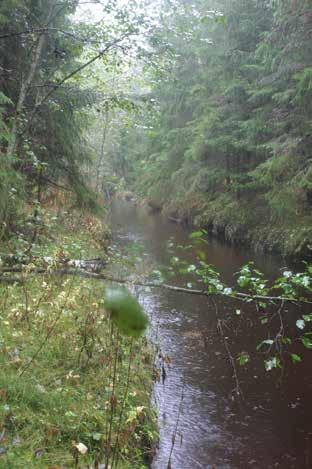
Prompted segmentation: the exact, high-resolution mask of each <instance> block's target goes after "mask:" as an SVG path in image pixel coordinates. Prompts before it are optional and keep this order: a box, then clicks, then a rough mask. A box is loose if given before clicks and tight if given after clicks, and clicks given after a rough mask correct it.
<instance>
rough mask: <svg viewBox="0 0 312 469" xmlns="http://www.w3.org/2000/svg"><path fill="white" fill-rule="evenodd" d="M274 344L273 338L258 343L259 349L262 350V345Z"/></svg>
mask: <svg viewBox="0 0 312 469" xmlns="http://www.w3.org/2000/svg"><path fill="white" fill-rule="evenodd" d="M273 344H274V340H272V339H266V340H263V341H262V342H260V344H258V345H257V350H260V349H261V347H262V345H273Z"/></svg>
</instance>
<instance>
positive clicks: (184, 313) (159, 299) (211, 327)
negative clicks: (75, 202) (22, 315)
mask: <svg viewBox="0 0 312 469" xmlns="http://www.w3.org/2000/svg"><path fill="white" fill-rule="evenodd" d="M111 217H112V229H113V232H114V236H115V239H114V242H115V244H116V245H118V246H119V247H120V249H122V250H123V249H130V250H131V249H135V247H136V246H138V245H142V246H143V254H142V265H143V266H147V267H152V268H153V269H161V266H164V265H167V266H168V264H169V260H170V256H171V255H172V254H171V255H170V254H168V251H167V249H166V247H167V245H168V240H169V241H172V244H174V245H175V246H176V245H186V244H188V243H189V234H190V232H189V231H187V230H185V229H184V228H182V227H181V226H178V225H175V224H172V223H171V222H168V221H167V220H166V219H164V218H163V217H162V216H161V215H158V214H157V215H150V214H148V212H147V211H146V210H145V209H142V208H136V207H135V205H134V204H132V203H130V202H120V201H115V202H114V203H113V207H112V216H111ZM205 249H206V254H207V259H208V262H209V263H211V264H214V265H216V267H217V268H218V269H219V271H220V272H221V273H222V278H223V279H224V280H225V281H227V282H228V283H229V284H230V283H231V282H233V274H234V273H235V272H236V271H237V270H238V268H239V267H240V266H241V265H242V264H244V263H245V262H246V261H248V260H254V261H255V263H256V265H257V267H258V268H260V269H261V270H262V271H263V272H264V273H265V274H266V275H268V276H272V275H273V276H274V275H276V274H277V273H278V271H279V269H280V268H281V267H284V265H283V263H281V262H279V261H278V260H276V259H274V258H273V257H270V256H255V254H252V253H250V252H247V251H246V250H244V249H242V248H234V247H229V246H227V245H225V244H223V243H221V242H218V241H216V240H210V241H209V244H208V245H207V247H206V248H205ZM174 255H179V256H180V257H181V250H177V254H174ZM184 256H185V258H186V259H187V260H188V261H190V262H195V253H190V252H187V253H185V254H184ZM170 282H171V283H172V284H176V285H181V286H185V284H186V280H185V278H183V279H182V277H180V276H179V275H178V276H175V277H173V278H172V279H170ZM194 286H195V284H194ZM138 295H139V300H140V302H141V303H142V304H143V305H144V308H145V310H146V312H147V313H148V314H149V316H150V319H151V336H152V338H153V340H154V341H155V342H157V343H158V344H159V346H160V349H161V353H162V355H163V356H165V357H169V359H167V360H166V364H165V371H166V376H163V378H165V379H164V380H162V379H161V380H160V382H157V383H156V384H155V389H154V400H155V403H156V406H157V410H158V415H159V428H160V442H159V448H158V450H157V453H156V456H155V458H154V461H153V464H152V468H153V469H166V468H167V466H168V460H169V456H170V452H171V451H172V457H171V467H172V469H191V468H211V469H212V468H218V469H219V468H220V469H221V468H222V469H225V468H249V467H251V468H285V469H286V468H287V469H288V468H295V469H299V468H300V469H301V468H304V469H305V468H310V467H312V455H311V441H312V409H311V407H312V405H311V401H312V399H311V396H312V393H311V390H312V386H311V380H310V381H309V380H308V376H309V374H310V375H311V372H310V370H309V363H308V357H307V359H306V360H305V361H304V363H303V364H300V365H298V366H297V367H296V368H294V367H293V366H292V367H291V371H288V369H287V366H286V370H285V372H284V376H283V380H282V384H281V385H278V383H277V381H278V374H275V375H274V374H270V373H265V372H264V366H263V357H259V358H256V359H254V360H252V361H251V363H250V364H248V365H247V366H246V369H245V368H244V369H243V368H240V369H239V381H240V385H241V388H242V390H243V393H244V400H243V401H242V403H241V404H240V405H238V404H237V401H236V400H233V398H232V395H233V394H232V391H233V388H234V387H235V382H234V380H233V370H232V368H231V366H230V363H229V359H228V356H227V354H226V353H225V347H224V342H223V341H222V340H221V338H220V334H219V332H218V330H217V327H216V313H215V309H214V307H212V305H211V304H209V303H208V302H207V300H206V299H205V298H202V297H197V296H192V295H188V294H183V293H177V292H172V291H167V290H164V289H161V288H159V289H153V291H151V292H147V291H145V289H144V288H140V289H139V290H138ZM217 307H218V314H219V315H220V316H222V317H226V318H228V322H227V324H228V329H227V330H226V337H227V338H226V340H227V341H228V345H229V349H230V351H231V354H232V355H233V357H236V356H237V354H238V353H239V352H241V351H246V352H249V353H250V354H254V355H255V348H256V344H257V343H258V342H259V340H260V339H261V338H263V333H264V329H262V327H263V326H261V325H259V320H258V318H257V317H254V316H255V314H256V313H255V312H252V311H251V310H250V311H248V308H247V306H244V305H239V306H237V305H234V304H233V302H231V301H228V302H225V301H222V302H221V301H219V302H218V303H217ZM238 307H240V308H241V314H240V316H239V317H237V315H236V314H235V311H236V308H238ZM286 314H289V315H291V311H290V312H289V313H287V312H286ZM286 319H287V318H286ZM292 322H293V319H292ZM251 326H253V327H251ZM273 373H274V372H273ZM163 381H164V382H163ZM179 408H180V415H179ZM176 426H177V434H176V439H175V444H174V446H173V445H172V436H173V434H174V431H175V427H176Z"/></svg>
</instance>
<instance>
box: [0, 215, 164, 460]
mask: <svg viewBox="0 0 312 469" xmlns="http://www.w3.org/2000/svg"><path fill="white" fill-rule="evenodd" d="M44 226H45V229H44V230H42V232H41V233H40V236H39V237H38V241H37V242H36V244H35V245H34V246H33V249H32V251H33V254H34V255H35V257H34V260H33V263H32V264H27V265H25V268H24V269H23V270H22V272H19V274H18V275H19V281H18V282H13V283H12V282H10V281H8V282H1V283H0V318H1V326H2V327H1V332H0V352H1V353H0V363H1V366H0V467H3V468H4V467H5V468H14V469H16V468H25V467H31V468H52V467H53V468H64V467H84V468H85V467H92V468H93V467H94V468H96V467H102V468H104V467H110V468H113V467H117V465H118V467H120V468H133V467H136V468H140V467H146V464H147V460H148V459H149V458H151V457H152V452H153V446H154V442H155V441H156V439H157V427H156V416H155V411H154V410H153V408H152V407H151V404H150V393H151V389H152V375H153V363H154V360H153V352H152V350H151V348H150V347H149V345H148V344H147V342H146V340H145V339H138V340H135V341H134V340H133V339H130V338H125V337H121V336H120V334H119V333H118V332H117V331H116V330H114V327H113V326H112V323H111V321H110V318H109V317H108V314H107V312H106V311H105V309H104V307H103V303H104V285H103V283H102V282H100V281H99V280H92V279H85V278H81V277H80V276H76V275H75V276H73V275H71V276H63V275H55V273H54V272H53V271H54V269H55V267H58V266H60V265H63V263H64V259H68V258H70V259H90V258H95V257H97V258H102V259H103V257H104V258H107V249H106V248H107V245H108V243H109V241H108V235H107V227H105V226H104V225H103V224H102V223H100V222H99V221H98V220H96V219H93V218H92V217H86V216H82V215H77V214H73V215H72V216H69V214H68V213H67V214H66V213H65V214H64V213H63V214H62V215H60V214H55V213H54V212H51V211H47V212H46V214H45V224H44ZM47 227H48V228H47ZM24 244H25V240H24V239H23V236H22V235H21V236H20V238H19V239H18V237H16V238H14V239H13V240H11V241H10V242H9V243H6V245H5V246H1V247H0V248H1V256H2V258H4V257H6V256H7V255H8V254H9V253H10V252H13V251H14V256H15V258H16V256H18V255H20V256H21V255H22V254H21V253H22V250H23V248H25V246H24ZM4 251H6V252H4ZM18 253H20V254H18ZM36 256H38V257H36ZM43 256H49V258H50V259H51V258H52V262H51V261H49V262H50V263H51V266H50V267H49V268H48V272H47V273H46V274H44V275H38V274H33V273H32V272H31V271H33V269H34V266H36V265H37V264H36V263H37V259H39V258H40V259H42V257H43ZM2 267H3V266H2ZM10 275H12V274H10ZM15 275H16V274H15Z"/></svg>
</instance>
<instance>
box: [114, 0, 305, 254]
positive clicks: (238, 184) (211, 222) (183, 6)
mask: <svg viewBox="0 0 312 469" xmlns="http://www.w3.org/2000/svg"><path fill="white" fill-rule="evenodd" d="M311 26H312V10H311V3H310V2H309V1H306V0H297V1H290V0H289V1H273V2H264V1H256V0H249V1H246V0H235V1H231V2H228V1H225V0H224V1H219V2H214V1H208V0H196V1H194V2H192V3H191V4H189V2H184V1H182V0H181V1H170V2H163V10H162V14H161V18H160V24H159V26H158V28H157V29H156V30H155V31H154V35H153V37H152V38H151V39H150V46H151V48H152V49H151V52H150V59H151V63H152V65H154V64H155V63H156V64H157V67H152V70H151V68H150V67H149V69H148V70H147V71H146V79H147V80H148V83H149V84H150V92H149V94H148V97H149V98H150V99H151V100H152V101H153V102H154V104H155V112H154V113H153V114H151V113H150V112H145V113H144V112H143V113H142V114H141V115H140V116H139V117H137V116H136V119H135V122H134V125H133V128H132V130H129V129H126V131H124V132H123V133H122V134H121V137H122V141H121V143H120V146H121V147H122V148H123V159H124V160H126V163H127V172H128V179H129V180H130V181H132V182H134V187H135V188H136V189H137V190H138V191H139V192H141V193H142V194H143V195H145V196H147V197H149V199H150V200H151V201H153V204H154V205H158V206H162V207H163V206H164V207H165V209H166V211H167V212H169V213H170V214H171V215H173V216H175V217H177V218H183V217H185V218H188V219H191V220H192V221H195V222H197V223H198V224H199V225H201V226H207V227H210V229H211V230H213V231H214V232H215V233H218V234H224V235H225V237H226V238H227V239H228V240H231V241H234V242H242V241H245V242H246V241H248V242H249V243H250V242H251V243H253V244H254V245H259V246H262V247H263V246H266V247H267V248H269V249H273V248H275V249H277V250H279V251H282V252H283V253H285V254H295V253H297V254H301V255H306V254H309V253H310V252H311V226H312V224H311V221H312V220H311V203H312V195H311V188H312V186H311V184H312V180H311V174H312V173H311V151H310V148H311V86H312V81H311V80H312V74H311V70H312V69H311V61H312V50H311V44H312V41H311V30H312V28H311ZM117 153H118V152H117ZM117 153H116V156H115V161H116V168H117V169H118V163H119V161H120V160H119V158H118V154H117Z"/></svg>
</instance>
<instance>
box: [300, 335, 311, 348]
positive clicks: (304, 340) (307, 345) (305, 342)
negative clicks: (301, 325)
mask: <svg viewBox="0 0 312 469" xmlns="http://www.w3.org/2000/svg"><path fill="white" fill-rule="evenodd" d="M301 342H302V343H303V345H304V346H305V348H307V349H309V350H312V340H311V339H310V337H308V336H307V335H304V336H303V337H301Z"/></svg>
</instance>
